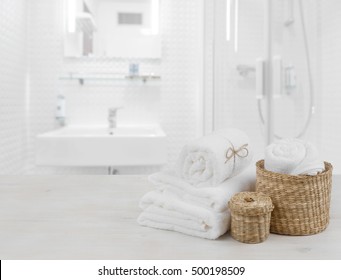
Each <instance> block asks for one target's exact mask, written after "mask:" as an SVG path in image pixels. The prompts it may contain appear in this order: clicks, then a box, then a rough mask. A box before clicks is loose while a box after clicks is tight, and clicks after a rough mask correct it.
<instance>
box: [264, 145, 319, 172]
mask: <svg viewBox="0 0 341 280" xmlns="http://www.w3.org/2000/svg"><path fill="white" fill-rule="evenodd" d="M264 167H265V169H267V170H269V171H272V172H276V173H282V174H289V175H316V174H317V173H319V172H322V171H323V170H324V162H323V161H322V160H321V159H320V156H319V153H318V150H317V148H316V147H315V146H314V145H313V144H312V143H310V142H305V141H303V140H300V139H281V140H279V141H277V142H274V143H272V144H270V145H269V146H267V147H266V149H265V157H264Z"/></svg>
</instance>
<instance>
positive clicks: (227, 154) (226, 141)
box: [175, 128, 253, 188]
mask: <svg viewBox="0 0 341 280" xmlns="http://www.w3.org/2000/svg"><path fill="white" fill-rule="evenodd" d="M252 156H253V150H252V145H251V144H250V140H249V137H248V136H247V135H246V133H244V132H243V131H241V130H239V129H234V128H229V129H223V130H218V131H215V132H214V133H212V134H210V135H206V136H204V137H201V138H199V139H197V140H194V141H192V142H191V143H189V144H187V145H185V146H184V147H183V149H182V150H181V152H180V155H179V158H178V161H177V163H176V167H175V170H176V172H177V175H178V176H179V177H180V178H182V179H184V180H185V181H187V182H188V183H190V184H192V185H194V186H196V187H199V188H200V187H212V186H218V185H219V184H220V183H221V182H223V181H225V180H226V179H228V178H231V177H233V176H235V175H237V174H238V173H240V172H241V171H243V170H244V169H245V168H246V167H247V166H248V165H249V164H250V163H251V160H252Z"/></svg>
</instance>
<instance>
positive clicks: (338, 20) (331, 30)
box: [319, 0, 341, 173]
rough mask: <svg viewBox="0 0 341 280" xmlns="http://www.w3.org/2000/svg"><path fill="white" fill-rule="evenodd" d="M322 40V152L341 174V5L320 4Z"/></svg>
mask: <svg viewBox="0 0 341 280" xmlns="http://www.w3.org/2000/svg"><path fill="white" fill-rule="evenodd" d="M319 2H320V5H321V22H322V26H321V35H322V36H321V37H320V41H321V44H322V57H321V61H322V63H321V69H322V86H321V88H322V94H321V95H322V98H321V101H320V102H321V106H322V113H321V116H322V117H321V131H320V136H321V149H322V151H323V154H324V156H325V159H326V160H328V161H330V162H331V163H332V164H333V166H334V172H335V173H341V157H340V149H339V147H340V143H341V129H340V125H339V123H340V120H341V113H340V108H341V98H340V94H341V78H340V77H341V51H340V50H341V29H340V27H341V2H340V1H337V0H329V1H322V0H319Z"/></svg>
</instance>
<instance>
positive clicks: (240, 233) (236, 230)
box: [228, 192, 273, 243]
mask: <svg viewBox="0 0 341 280" xmlns="http://www.w3.org/2000/svg"><path fill="white" fill-rule="evenodd" d="M228 205H229V208H230V211H231V235H232V237H233V238H234V239H236V240H238V241H240V242H244V243H260V242H263V241H264V240H265V239H266V238H267V237H268V236H269V233H270V231H269V230H270V218H271V211H272V210H273V205H272V203H271V199H270V197H268V196H266V195H263V194H259V193H256V192H241V193H238V194H236V195H234V196H233V197H232V198H231V200H230V201H229V203H228Z"/></svg>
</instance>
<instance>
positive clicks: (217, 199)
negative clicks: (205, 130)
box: [149, 166, 256, 212]
mask: <svg viewBox="0 0 341 280" xmlns="http://www.w3.org/2000/svg"><path fill="white" fill-rule="evenodd" d="M149 181H150V182H152V183H153V184H154V185H155V186H156V187H157V188H158V189H159V190H160V191H161V192H165V193H168V192H173V193H175V194H177V195H178V196H179V197H181V199H182V200H183V201H185V202H188V203H192V204H194V205H197V206H200V207H205V208H207V209H209V210H214V211H216V212H222V211H225V210H226V209H227V203H228V201H229V200H230V198H231V197H232V196H233V195H234V194H235V193H237V192H242V191H252V190H254V189H255V183H256V168H255V166H250V167H248V168H247V169H246V170H244V171H243V172H242V173H241V174H238V175H236V176H234V177H233V178H231V179H228V180H225V181H224V182H222V183H220V184H219V185H218V186H217V187H203V188H197V187H195V186H193V185H191V184H190V183H188V182H186V181H185V180H183V179H181V178H179V177H177V176H176V174H174V172H173V171H172V170H167V171H163V172H158V173H154V174H152V175H150V176H149Z"/></svg>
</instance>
